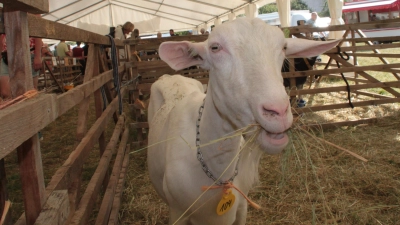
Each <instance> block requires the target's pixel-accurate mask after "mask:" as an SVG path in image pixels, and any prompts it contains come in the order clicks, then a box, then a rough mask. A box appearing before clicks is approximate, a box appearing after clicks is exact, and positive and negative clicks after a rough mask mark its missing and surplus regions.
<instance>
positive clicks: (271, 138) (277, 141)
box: [260, 129, 289, 146]
mask: <svg viewBox="0 0 400 225" xmlns="http://www.w3.org/2000/svg"><path fill="white" fill-rule="evenodd" d="M260 135H262V136H264V138H265V139H266V141H267V142H268V143H270V144H272V145H275V146H280V145H285V146H286V144H287V143H288V141H289V137H288V135H287V134H286V131H284V132H281V133H272V132H268V131H267V130H264V129H263V130H262V132H261V134H260Z"/></svg>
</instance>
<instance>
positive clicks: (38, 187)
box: [17, 134, 45, 224]
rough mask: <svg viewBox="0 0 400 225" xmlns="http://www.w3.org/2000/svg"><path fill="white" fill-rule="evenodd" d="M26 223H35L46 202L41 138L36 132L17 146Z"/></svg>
mask: <svg viewBox="0 0 400 225" xmlns="http://www.w3.org/2000/svg"><path fill="white" fill-rule="evenodd" d="M17 155H18V163H19V170H20V175H21V183H22V193H23V195H24V208H25V219H26V224H34V222H35V221H36V219H37V217H38V216H39V214H40V211H41V209H42V205H43V204H44V203H45V185H44V177H43V167H42V156H41V152H40V144H39V138H38V136H37V134H35V135H34V136H33V137H32V138H30V139H28V140H27V141H25V142H24V143H23V144H22V145H21V146H19V147H18V148H17Z"/></svg>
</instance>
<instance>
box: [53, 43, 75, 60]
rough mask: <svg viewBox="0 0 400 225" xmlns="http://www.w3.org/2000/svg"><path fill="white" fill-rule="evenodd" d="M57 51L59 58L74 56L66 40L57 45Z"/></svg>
mask: <svg viewBox="0 0 400 225" xmlns="http://www.w3.org/2000/svg"><path fill="white" fill-rule="evenodd" d="M56 51H57V56H58V57H60V58H65V57H67V56H72V52H71V51H70V50H68V45H67V44H66V43H65V40H60V43H59V44H58V45H57V48H56Z"/></svg>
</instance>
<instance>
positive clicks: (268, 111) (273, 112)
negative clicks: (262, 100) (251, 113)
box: [263, 108, 279, 116]
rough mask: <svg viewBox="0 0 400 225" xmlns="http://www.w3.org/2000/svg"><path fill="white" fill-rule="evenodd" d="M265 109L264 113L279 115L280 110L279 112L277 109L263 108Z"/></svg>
mask: <svg viewBox="0 0 400 225" xmlns="http://www.w3.org/2000/svg"><path fill="white" fill-rule="evenodd" d="M263 110H264V115H271V116H279V112H277V111H275V110H271V109H266V108H263Z"/></svg>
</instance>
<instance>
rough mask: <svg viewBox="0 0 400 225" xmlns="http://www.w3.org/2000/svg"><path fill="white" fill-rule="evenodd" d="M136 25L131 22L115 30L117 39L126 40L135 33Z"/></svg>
mask: <svg viewBox="0 0 400 225" xmlns="http://www.w3.org/2000/svg"><path fill="white" fill-rule="evenodd" d="M134 28H135V25H133V23H131V22H126V23H124V25H122V26H118V27H116V28H115V37H114V38H115V39H119V40H125V39H126V38H127V36H128V34H129V33H131V32H132V31H133V29H134Z"/></svg>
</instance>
